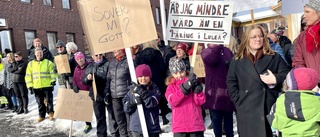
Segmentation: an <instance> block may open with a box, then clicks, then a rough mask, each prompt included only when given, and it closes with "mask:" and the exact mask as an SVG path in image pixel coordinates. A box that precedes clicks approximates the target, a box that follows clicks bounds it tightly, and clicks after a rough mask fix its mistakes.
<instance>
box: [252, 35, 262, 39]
mask: <svg viewBox="0 0 320 137" xmlns="http://www.w3.org/2000/svg"><path fill="white" fill-rule="evenodd" d="M256 38H259V39H263V35H259V36H253V37H250V39H256Z"/></svg>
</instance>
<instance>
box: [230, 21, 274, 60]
mask: <svg viewBox="0 0 320 137" xmlns="http://www.w3.org/2000/svg"><path fill="white" fill-rule="evenodd" d="M253 29H259V30H260V31H261V34H262V36H263V45H262V51H263V54H264V55H274V51H273V50H272V49H271V48H270V44H269V40H268V37H267V36H266V34H264V33H263V28H262V27H261V26H258V25H251V26H248V27H247V30H246V31H245V33H244V35H243V36H242V39H241V40H242V41H241V43H240V47H239V51H238V53H237V54H236V56H235V59H236V60H238V59H242V58H243V57H245V56H249V55H250V51H249V48H250V33H251V31H252V30H253ZM245 54H246V55H245Z"/></svg>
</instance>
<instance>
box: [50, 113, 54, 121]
mask: <svg viewBox="0 0 320 137" xmlns="http://www.w3.org/2000/svg"><path fill="white" fill-rule="evenodd" d="M53 115H54V113H53V112H50V113H49V120H51V121H53V120H54V117H53Z"/></svg>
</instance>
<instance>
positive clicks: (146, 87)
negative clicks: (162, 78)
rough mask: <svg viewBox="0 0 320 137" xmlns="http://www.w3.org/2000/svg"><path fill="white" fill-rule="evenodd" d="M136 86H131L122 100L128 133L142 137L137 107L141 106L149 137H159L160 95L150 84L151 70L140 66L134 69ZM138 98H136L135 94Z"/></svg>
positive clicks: (152, 84) (135, 136)
mask: <svg viewBox="0 0 320 137" xmlns="http://www.w3.org/2000/svg"><path fill="white" fill-rule="evenodd" d="M136 76H137V80H138V83H139V85H138V84H135V83H134V84H133V85H132V86H131V88H130V92H128V93H127V94H126V96H125V97H124V98H123V103H124V111H125V112H126V113H128V114H129V115H130V125H129V126H130V131H131V132H132V136H133V137H142V136H143V135H142V129H141V124H140V120H139V114H138V110H137V105H138V104H142V106H143V110H144V115H145V119H146V124H147V128H148V134H149V137H159V133H160V131H161V129H160V124H159V101H160V97H161V93H160V91H159V88H158V87H157V85H156V84H155V83H153V82H151V76H152V73H151V69H150V67H149V66H148V65H146V64H142V65H139V66H138V67H137V68H136ZM135 93H136V94H138V95H139V96H136V94H135Z"/></svg>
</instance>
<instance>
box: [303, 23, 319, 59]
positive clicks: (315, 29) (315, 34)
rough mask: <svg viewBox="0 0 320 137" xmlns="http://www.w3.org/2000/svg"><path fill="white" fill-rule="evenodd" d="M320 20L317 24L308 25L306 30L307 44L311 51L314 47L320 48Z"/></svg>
mask: <svg viewBox="0 0 320 137" xmlns="http://www.w3.org/2000/svg"><path fill="white" fill-rule="evenodd" d="M319 43H320V21H318V22H317V23H315V25H310V26H308V28H307V30H306V46H307V51H308V52H309V53H311V52H312V50H313V49H316V50H320V45H319Z"/></svg>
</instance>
